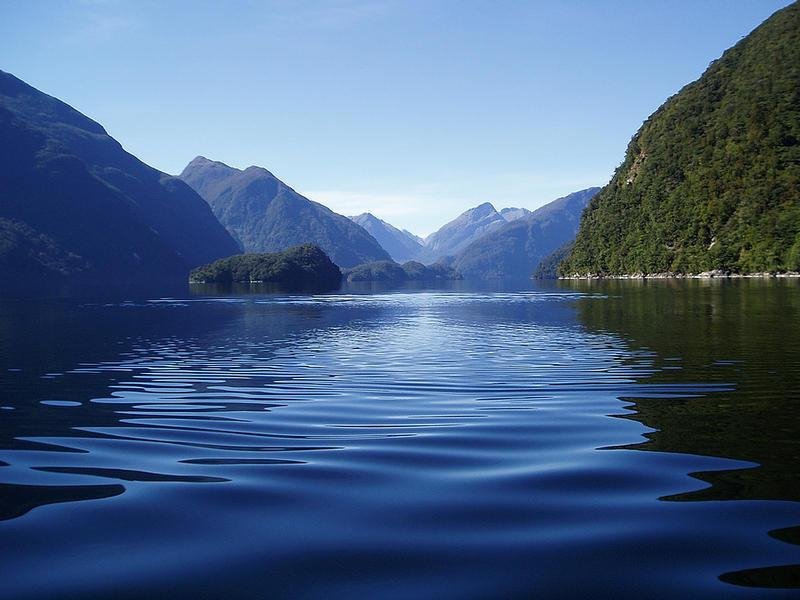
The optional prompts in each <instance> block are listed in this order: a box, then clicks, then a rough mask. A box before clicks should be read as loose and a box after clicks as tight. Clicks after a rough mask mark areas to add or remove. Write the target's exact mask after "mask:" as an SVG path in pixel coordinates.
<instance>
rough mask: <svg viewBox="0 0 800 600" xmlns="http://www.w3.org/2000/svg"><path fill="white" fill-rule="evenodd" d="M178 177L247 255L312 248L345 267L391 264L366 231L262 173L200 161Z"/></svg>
mask: <svg viewBox="0 0 800 600" xmlns="http://www.w3.org/2000/svg"><path fill="white" fill-rule="evenodd" d="M180 177H181V179H183V180H184V181H185V182H186V183H188V184H189V185H190V186H191V187H192V188H194V189H195V190H196V191H197V192H198V193H199V194H200V195H201V196H202V197H203V198H205V200H206V201H207V202H208V204H209V205H210V206H211V209H212V210H213V211H214V214H215V215H216V216H217V218H218V219H219V220H220V222H222V224H223V225H225V227H226V228H227V229H228V231H230V232H231V234H232V235H233V236H234V237H235V238H236V239H237V240H238V241H239V243H240V244H241V245H242V248H244V250H245V252H274V251H280V250H285V249H286V248H289V247H292V246H297V245H299V244H306V243H312V244H315V245H318V246H319V247H321V248H322V249H323V250H324V251H325V252H326V253H327V254H328V256H330V258H331V260H333V262H335V263H336V264H337V265H339V266H342V267H350V266H354V265H357V264H360V263H363V262H369V261H374V260H386V259H388V258H389V255H388V254H387V252H386V251H385V250H384V249H383V248H381V246H380V245H379V244H378V242H377V241H376V240H375V239H374V238H373V237H372V236H371V235H369V234H368V233H367V232H366V231H365V230H364V229H363V228H362V227H360V226H359V225H357V224H355V223H353V222H352V221H351V220H350V219H348V218H347V217H343V216H342V215H338V214H336V213H335V212H333V211H332V210H330V209H328V208H327V207H325V206H323V205H322V204H319V203H317V202H313V201H311V200H309V199H308V198H305V197H304V196H301V195H300V194H298V193H297V192H295V191H294V190H293V189H292V188H290V187H289V186H288V185H286V184H285V183H283V182H282V181H281V180H280V179H278V178H277V177H275V176H274V175H273V174H272V173H270V172H269V171H267V170H266V169H263V168H261V167H248V168H247V169H244V170H239V169H235V168H233V167H229V166H228V165H225V164H224V163H221V162H216V161H211V160H208V159H207V158H204V157H202V156H198V157H197V158H195V159H194V160H193V161H192V162H191V163H189V165H187V167H186V168H185V169H184V170H183V173H181V175H180Z"/></svg>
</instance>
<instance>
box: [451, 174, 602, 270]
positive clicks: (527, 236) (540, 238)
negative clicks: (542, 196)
mask: <svg viewBox="0 0 800 600" xmlns="http://www.w3.org/2000/svg"><path fill="white" fill-rule="evenodd" d="M599 190H600V188H589V189H586V190H581V191H580V192H575V193H573V194H570V195H568V196H565V197H564V198H559V199H558V200H554V201H553V202H550V203H549V204H546V205H544V206H543V207H541V208H539V209H538V210H535V211H533V212H532V213H530V214H529V215H527V216H525V217H521V218H519V219H515V220H513V221H511V222H509V223H506V224H505V225H503V226H502V227H500V228H499V229H497V230H495V231H492V232H490V233H488V234H486V235H484V236H483V237H480V238H479V239H477V240H475V241H474V242H472V243H471V244H470V245H469V246H467V247H466V248H465V249H464V250H463V251H462V252H460V253H459V254H457V255H456V256H455V258H454V260H453V261H452V266H453V267H454V268H455V269H456V270H457V271H458V272H459V273H461V274H462V275H463V276H464V277H465V278H467V279H504V278H512V279H528V278H530V277H531V275H532V274H533V273H534V271H535V270H536V268H537V266H538V265H539V263H540V262H541V261H542V260H543V259H544V258H545V257H547V256H549V255H550V254H552V253H553V252H554V251H555V250H557V249H558V248H560V247H562V246H564V245H565V244H567V243H569V242H570V241H571V240H572V239H573V238H574V237H575V233H576V232H577V230H578V226H579V223H580V219H581V214H582V212H583V210H584V208H585V207H586V205H587V204H588V202H589V200H591V198H592V197H593V196H594V195H595V194H596V193H597V192H598V191H599Z"/></svg>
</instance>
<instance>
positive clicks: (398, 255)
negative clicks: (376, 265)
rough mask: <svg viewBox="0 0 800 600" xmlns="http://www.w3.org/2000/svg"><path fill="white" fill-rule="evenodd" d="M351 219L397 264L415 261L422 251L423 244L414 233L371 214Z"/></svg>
mask: <svg viewBox="0 0 800 600" xmlns="http://www.w3.org/2000/svg"><path fill="white" fill-rule="evenodd" d="M350 219H351V220H352V221H353V222H355V223H358V224H359V225H361V227H363V228H364V229H366V230H367V233H369V234H370V235H371V236H372V237H374V238H375V239H376V240H377V241H378V243H379V244H380V245H381V247H382V248H383V249H384V250H386V251H387V252H388V253H389V256H391V257H392V260H395V261H397V262H405V261H407V260H413V259H415V258H416V257H417V256H419V253H420V252H421V251H422V244H421V243H420V241H419V239H418V238H417V236H415V235H414V234H413V233H411V232H409V231H405V230H403V229H398V228H397V227H395V226H394V225H391V224H389V223H387V222H386V221H382V220H381V219H379V218H378V217H376V216H374V215H373V214H371V213H363V214H360V215H358V216H355V217H350Z"/></svg>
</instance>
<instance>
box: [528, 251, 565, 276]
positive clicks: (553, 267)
mask: <svg viewBox="0 0 800 600" xmlns="http://www.w3.org/2000/svg"><path fill="white" fill-rule="evenodd" d="M570 252H572V242H569V243H568V244H564V245H563V246H561V247H560V248H558V249H556V250H555V251H554V252H553V253H552V254H550V255H548V256H545V257H544V258H543V259H542V261H541V262H540V263H539V264H538V265H537V267H536V270H535V271H534V272H533V278H534V279H558V265H559V264H561V261H563V260H564V259H565V258H566V257H567V256H569V253H570Z"/></svg>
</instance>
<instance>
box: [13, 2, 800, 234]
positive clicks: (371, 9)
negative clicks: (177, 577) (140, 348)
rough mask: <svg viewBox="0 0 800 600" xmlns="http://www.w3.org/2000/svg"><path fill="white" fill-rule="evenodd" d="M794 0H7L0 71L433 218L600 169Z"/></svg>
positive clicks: (77, 101)
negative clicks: (669, 101) (665, 105)
mask: <svg viewBox="0 0 800 600" xmlns="http://www.w3.org/2000/svg"><path fill="white" fill-rule="evenodd" d="M787 4H789V2H788V1H787V0H670V1H666V0H664V1H659V2H644V1H641V0H630V1H627V0H626V1H614V0H608V1H602V2H601V1H596V2H592V1H588V0H583V1H579V0H572V1H568V0H559V1H556V0H553V1H549V2H545V1H533V0H529V1H516V2H506V1H489V0H486V1H448V0H441V1H437V0H420V1H415V0H397V1H395V0H331V1H329V2H322V1H313V2H308V1H303V0H286V1H266V0H265V1H260V0H259V1H256V0H239V1H233V0H226V1H224V2H223V1H219V2H202V1H196V2H189V1H169V0H135V1H133V0H131V1H128V2H123V1H118V0H82V1H74V2H67V1H63V2H58V1H55V0H52V1H38V0H0V69H3V70H5V71H9V72H11V73H13V74H14V75H16V76H18V77H20V78H21V79H23V80H25V81H27V82H28V83H30V84H31V85H33V86H35V87H37V88H39V89H41V90H43V91H45V92H47V93H49V94H52V95H54V96H57V97H59V98H61V99H62V100H64V101H66V102H68V103H69V104H71V105H72V106H74V107H75V108H77V109H78V110H80V111H81V112H83V113H85V114H87V115H88V116H90V117H92V118H93V119H95V120H97V121H99V122H100V123H101V124H102V125H104V126H105V127H106V129H107V130H108V131H109V133H110V134H111V135H113V136H114V137H116V138H117V139H118V140H119V141H120V142H121V143H122V144H123V145H124V146H125V147H126V148H127V149H128V150H129V151H131V152H133V153H134V154H136V155H137V156H138V157H139V158H141V159H142V160H144V161H145V162H147V163H149V164H151V165H153V166H155V167H157V168H159V169H162V170H164V171H167V172H169V173H178V172H180V171H181V169H182V168H183V166H184V165H185V164H186V163H187V162H189V161H190V160H191V159H192V158H193V157H194V156H196V155H198V154H202V155H204V156H207V157H208V158H212V159H215V160H221V161H223V162H226V163H228V164H230V165H233V166H236V167H246V166H248V165H251V164H257V165H261V166H264V167H266V168H268V169H269V170H271V171H272V172H273V173H275V174H276V175H277V176H278V177H280V178H281V179H283V180H284V181H285V182H286V183H287V184H289V185H290V186H292V187H294V188H295V189H296V190H298V191H300V192H302V193H303V194H305V195H307V196H309V197H310V198H312V199H314V200H317V201H319V202H323V203H324V204H327V205H328V206H330V207H331V208H332V209H334V210H336V211H337V212H341V213H343V214H355V213H358V212H363V211H367V210H369V211H371V212H373V213H374V214H375V215H377V216H379V217H381V218H384V219H386V220H388V221H390V222H392V223H394V224H396V225H398V226H401V227H405V228H408V229H410V230H412V231H414V232H415V233H419V234H427V233H429V232H431V231H433V230H434V229H436V228H437V227H439V226H440V225H441V224H443V223H444V222H446V221H448V220H450V219H451V218H453V217H455V216H456V215H457V214H458V213H460V212H462V211H463V210H465V209H467V208H469V207H471V206H474V205H476V204H479V203H481V202H485V201H490V202H492V203H493V204H494V205H495V206H496V207H497V208H498V209H499V208H502V207H505V206H525V207H528V208H535V207H537V206H540V205H542V204H544V203H545V202H548V201H550V200H552V199H554V198H556V197H559V196H563V195H565V194H567V193H569V192H572V191H575V190H578V189H582V188H585V187H589V186H591V185H602V184H604V183H606V182H607V181H608V179H609V178H610V176H611V174H612V172H613V170H614V168H615V167H616V166H617V165H618V164H619V162H621V160H622V157H623V153H624V151H625V146H626V145H627V143H628V140H629V139H630V137H631V135H633V133H634V132H635V131H636V129H638V127H639V126H640V125H641V123H642V121H643V120H644V119H645V118H646V117H647V116H648V115H649V114H650V113H651V112H653V110H655V109H656V108H657V107H658V106H659V105H660V104H661V103H662V102H663V101H664V100H665V99H666V98H667V97H668V96H670V95H671V94H674V93H675V92H677V91H678V90H679V89H680V88H681V87H682V86H683V85H684V84H686V83H688V82H690V81H692V80H693V79H696V78H697V77H698V76H699V75H700V74H701V73H702V72H703V70H704V69H705V68H706V67H707V66H708V63H709V62H710V61H712V60H714V59H715V58H717V57H718V56H719V55H720V54H721V53H722V52H723V51H724V50H725V49H726V48H728V47H729V46H731V45H733V44H734V43H736V42H737V41H738V40H739V39H740V38H741V37H742V36H744V35H746V34H747V33H748V32H749V31H751V30H752V29H753V28H754V27H756V26H757V25H758V24H759V23H760V22H761V21H763V20H764V19H765V18H766V17H768V16H769V15H770V14H771V13H772V12H774V11H775V10H777V9H778V8H780V7H782V6H785V5H787Z"/></svg>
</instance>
